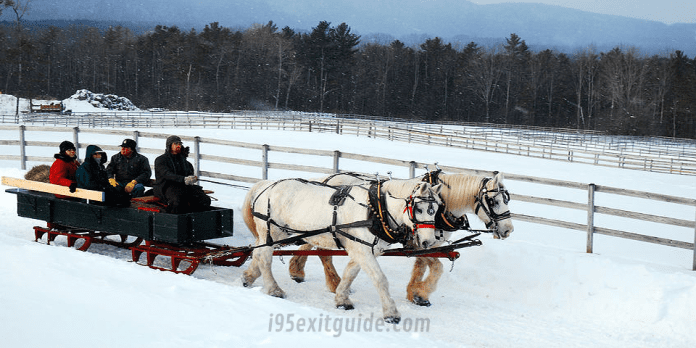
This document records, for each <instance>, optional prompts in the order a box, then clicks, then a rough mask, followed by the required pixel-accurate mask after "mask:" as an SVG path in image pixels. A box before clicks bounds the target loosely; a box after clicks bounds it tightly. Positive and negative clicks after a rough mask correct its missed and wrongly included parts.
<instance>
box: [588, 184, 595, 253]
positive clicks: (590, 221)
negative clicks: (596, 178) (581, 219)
mask: <svg viewBox="0 0 696 348" xmlns="http://www.w3.org/2000/svg"><path fill="white" fill-rule="evenodd" d="M595 189H596V187H595V184H589V185H588V189H587V250H586V251H587V253H588V254H592V240H593V238H594V211H595V204H594V201H595V197H594V196H595Z"/></svg>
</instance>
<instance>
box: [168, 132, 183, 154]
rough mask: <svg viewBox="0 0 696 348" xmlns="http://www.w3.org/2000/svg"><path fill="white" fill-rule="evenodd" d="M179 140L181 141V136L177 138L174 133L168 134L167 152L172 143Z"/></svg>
mask: <svg viewBox="0 0 696 348" xmlns="http://www.w3.org/2000/svg"><path fill="white" fill-rule="evenodd" d="M180 142H181V138H179V137H178V136H176V135H170V136H169V138H167V152H169V150H171V148H172V144H174V143H180Z"/></svg>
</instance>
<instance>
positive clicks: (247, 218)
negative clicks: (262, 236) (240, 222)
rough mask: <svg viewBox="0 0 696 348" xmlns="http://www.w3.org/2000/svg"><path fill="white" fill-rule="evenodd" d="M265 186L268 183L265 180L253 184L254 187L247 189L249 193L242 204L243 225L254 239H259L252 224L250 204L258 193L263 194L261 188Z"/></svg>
mask: <svg viewBox="0 0 696 348" xmlns="http://www.w3.org/2000/svg"><path fill="white" fill-rule="evenodd" d="M267 185H268V181H266V180H262V181H259V182H257V183H256V184H254V186H252V187H251V188H250V189H249V192H247V194H246V196H245V197H244V203H243V204H242V218H243V219H244V223H245V224H246V225H247V228H249V231H250V232H251V234H253V235H254V237H256V239H258V238H259V233H258V231H257V230H256V223H255V222H254V211H253V207H252V204H253V202H254V200H255V199H256V196H257V195H258V194H259V193H260V192H263V190H262V189H261V188H262V187H266V186H267Z"/></svg>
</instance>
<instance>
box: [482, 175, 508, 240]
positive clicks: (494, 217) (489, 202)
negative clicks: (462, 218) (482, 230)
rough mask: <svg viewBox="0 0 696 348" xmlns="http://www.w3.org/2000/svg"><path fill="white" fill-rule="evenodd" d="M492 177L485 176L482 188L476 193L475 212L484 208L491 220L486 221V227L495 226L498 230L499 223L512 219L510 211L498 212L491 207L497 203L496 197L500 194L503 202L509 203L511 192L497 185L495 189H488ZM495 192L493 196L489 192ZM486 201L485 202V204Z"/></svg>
mask: <svg viewBox="0 0 696 348" xmlns="http://www.w3.org/2000/svg"><path fill="white" fill-rule="evenodd" d="M490 180H491V179H490V178H484V179H483V180H482V181H481V190H479V193H478V195H476V198H475V200H476V209H475V210H474V213H475V214H478V212H479V210H483V212H484V214H486V216H487V217H488V219H489V221H488V222H486V228H491V226H493V227H494V228H495V229H496V230H497V229H498V223H499V222H500V221H502V220H505V219H510V217H511V216H510V211H509V210H508V211H506V212H504V213H501V214H498V213H496V212H495V211H493V209H492V208H491V207H492V206H493V205H494V204H495V197H496V196H498V195H503V202H505V204H508V202H509V201H510V193H509V192H508V191H507V190H504V189H501V188H500V187H496V188H495V189H493V190H488V189H487V188H486V184H487V183H488V181H490ZM490 193H493V196H490V195H489V194H490ZM484 202H485V204H484Z"/></svg>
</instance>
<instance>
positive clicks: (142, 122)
mask: <svg viewBox="0 0 696 348" xmlns="http://www.w3.org/2000/svg"><path fill="white" fill-rule="evenodd" d="M342 116H344V117H332V115H326V114H310V113H295V112H270V111H267V112H254V111H239V112H235V113H202V112H188V113H183V112H155V113H150V112H148V113H143V112H118V113H114V112H105V113H85V114H72V115H55V114H22V115H19V116H15V115H11V116H9V115H6V116H0V121H2V122H8V123H19V124H24V125H44V126H46V125H49V126H65V127H67V126H77V127H82V128H83V129H85V128H134V129H142V128H167V127H187V128H191V127H193V128H197V127H200V128H229V129H276V130H294V131H307V132H332V133H337V134H349V135H358V136H367V137H373V138H384V139H389V140H392V141H403V142H409V143H417V144H430V145H438V146H451V147H459V148H466V149H473V150H482V151H492V152H499V153H506V154H514V155H520V156H529V157H536V158H546V159H552V160H559V161H569V162H578V163H585V164H593V165H598V166H607V167H619V168H625V169H634V170H646V171H653V172H661V173H670V174H683V175H696V141H694V140H689V139H668V138H640V137H611V136H605V135H602V134H598V133H596V132H587V131H584V132H579V131H576V130H568V129H561V130H558V129H549V128H539V127H503V128H500V127H499V126H495V127H493V126H486V125H479V124H467V123H444V122H441V123H415V122H406V121H399V122H395V121H393V120H389V119H380V118H366V117H361V116H355V115H342Z"/></svg>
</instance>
